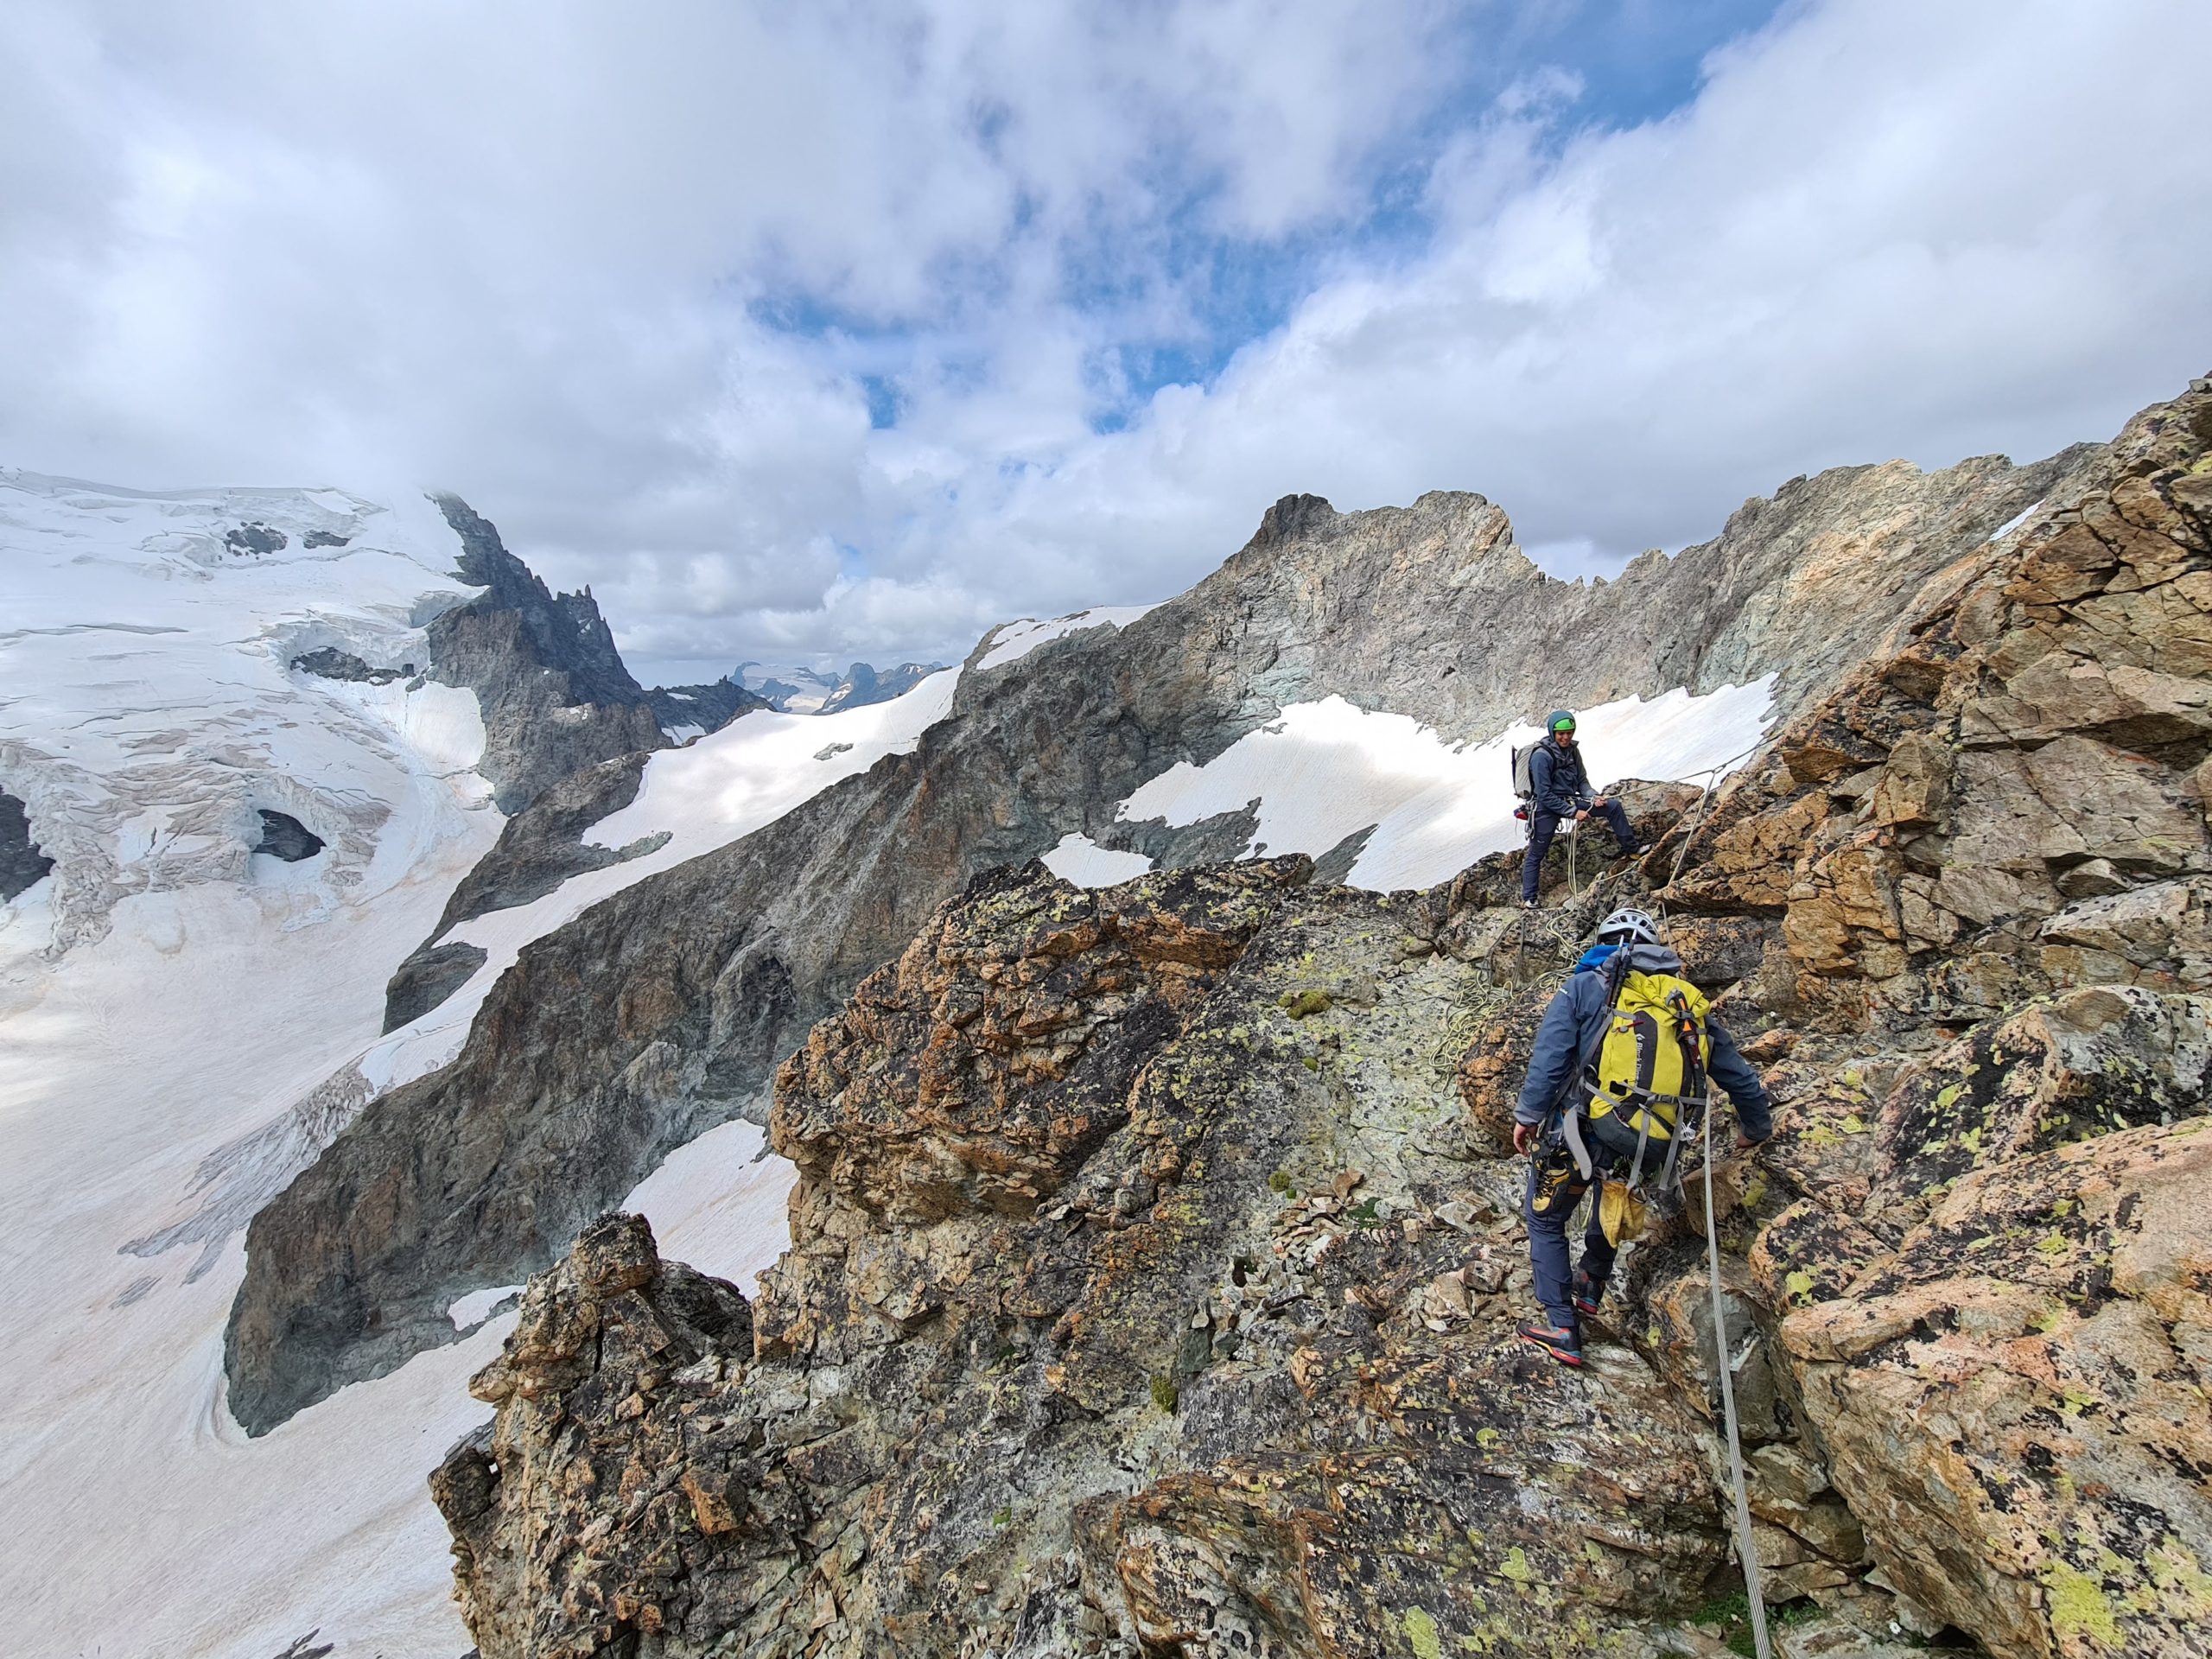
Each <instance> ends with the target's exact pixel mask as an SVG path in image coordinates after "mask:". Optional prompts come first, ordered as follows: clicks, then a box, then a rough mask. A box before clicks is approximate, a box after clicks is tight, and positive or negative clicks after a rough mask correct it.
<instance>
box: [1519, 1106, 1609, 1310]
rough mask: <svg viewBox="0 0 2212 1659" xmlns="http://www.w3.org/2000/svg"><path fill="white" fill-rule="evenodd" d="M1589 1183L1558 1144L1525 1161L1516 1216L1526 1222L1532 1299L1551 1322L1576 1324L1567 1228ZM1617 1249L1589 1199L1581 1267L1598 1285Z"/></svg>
mask: <svg viewBox="0 0 2212 1659" xmlns="http://www.w3.org/2000/svg"><path fill="white" fill-rule="evenodd" d="M1592 1185H1594V1183H1592V1182H1590V1181H1586V1180H1585V1179H1582V1173H1581V1172H1580V1170H1579V1169H1577V1168H1576V1167H1575V1165H1574V1160H1573V1157H1571V1156H1570V1155H1569V1154H1568V1153H1567V1149H1566V1148H1565V1147H1554V1148H1553V1149H1552V1153H1551V1155H1550V1156H1549V1157H1548V1158H1545V1159H1541V1160H1537V1159H1531V1160H1529V1186H1528V1191H1527V1192H1524V1193H1523V1194H1522V1198H1521V1218H1522V1220H1523V1221H1525V1222H1527V1223H1528V1224H1529V1270H1530V1271H1531V1272H1532V1273H1533V1274H1535V1281H1536V1300H1538V1301H1540V1302H1541V1303H1542V1304H1543V1305H1544V1312H1545V1313H1546V1314H1547V1315H1548V1317H1549V1318H1550V1319H1551V1322H1552V1323H1553V1324H1554V1325H1573V1324H1575V1323H1576V1319H1575V1316H1574V1295H1573V1289H1572V1287H1571V1286H1570V1283H1569V1279H1570V1270H1569V1268H1568V1266H1567V1223H1568V1222H1569V1221H1571V1220H1572V1219H1573V1216H1574V1212H1575V1210H1576V1209H1577V1208H1578V1207H1579V1206H1580V1205H1581V1203H1582V1200H1583V1198H1584V1197H1585V1195H1586V1194H1587V1193H1588V1192H1589V1191H1590V1189H1591V1187H1592ZM1538 1205H1541V1206H1542V1207H1541V1209H1540V1208H1539V1207H1538ZM1615 1255H1618V1251H1617V1250H1615V1249H1614V1248H1613V1245H1612V1243H1611V1241H1609V1240H1608V1239H1607V1238H1606V1237H1605V1227H1604V1225H1603V1224H1601V1223H1600V1222H1599V1219H1598V1205H1597V1202H1596V1201H1595V1200H1594V1199H1593V1200H1592V1202H1591V1205H1590V1219H1589V1221H1588V1222H1587V1223H1586V1224H1584V1226H1583V1229H1582V1271H1583V1272H1585V1273H1586V1274H1589V1275H1590V1277H1591V1278H1592V1280H1594V1281H1597V1283H1598V1284H1599V1285H1601V1286H1602V1285H1603V1284H1604V1283H1605V1281H1606V1280H1607V1279H1608V1278H1609V1277H1611V1274H1612V1271H1613V1257H1614V1256H1615Z"/></svg>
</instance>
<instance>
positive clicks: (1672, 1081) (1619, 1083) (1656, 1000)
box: [1583, 969, 1713, 1164]
mask: <svg viewBox="0 0 2212 1659" xmlns="http://www.w3.org/2000/svg"><path fill="white" fill-rule="evenodd" d="M1710 1006H1711V1005H1710V1004H1708V1003H1707V1001H1706V998H1705V994H1704V993H1703V992H1702V991H1700V990H1699V989H1698V988H1697V987H1696V986H1694V985H1693V984H1691V983H1690V982H1689V981H1688V980H1686V979H1678V978H1676V977H1675V976H1674V975H1672V974H1645V973H1638V972H1637V971H1635V970H1633V969H1631V970H1630V972H1629V973H1628V974H1627V975H1626V976H1624V978H1623V979H1622V981H1621V984H1620V988H1619V990H1618V992H1617V993H1616V995H1614V998H1613V1007H1612V1014H1611V1019H1610V1020H1609V1022H1608V1023H1607V1025H1606V1027H1605V1036H1604V1037H1603V1038H1602V1039H1600V1040H1599V1044H1598V1051H1597V1053H1596V1055H1595V1056H1594V1057H1593V1058H1592V1060H1591V1063H1590V1065H1589V1068H1588V1070H1587V1071H1586V1072H1585V1074H1584V1078H1583V1081H1584V1083H1585V1084H1586V1086H1587V1087H1588V1089H1589V1090H1590V1103H1589V1105H1588V1106H1587V1107H1586V1109H1585V1111H1586V1116H1588V1117H1590V1118H1591V1119H1592V1121H1593V1122H1594V1121H1596V1120H1597V1119H1599V1118H1602V1117H1606V1116H1612V1117H1614V1118H1616V1119H1617V1121H1618V1122H1619V1124H1620V1125H1621V1127H1622V1128H1625V1129H1627V1130H1628V1131H1629V1132H1630V1134H1632V1135H1635V1136H1636V1137H1637V1141H1638V1142H1639V1144H1641V1143H1642V1142H1643V1141H1646V1140H1647V1139H1648V1140H1651V1141H1668V1140H1671V1139H1672V1138H1673V1137H1674V1134H1675V1129H1676V1128H1679V1127H1680V1126H1681V1123H1682V1122H1683V1119H1684V1109H1685V1108H1688V1109H1692V1110H1693V1112H1694V1110H1695V1109H1698V1108H1701V1107H1702V1106H1703V1105H1704V1103H1705V1100H1706V1077H1705V1073H1706V1065H1707V1062H1708V1061H1709V1060H1710V1059H1711V1058H1712V1053H1713V1039H1711V1038H1710V1037H1709V1036H1707V1033H1706V1029H1705V1017H1706V1014H1707V1010H1708V1008H1709V1007H1710ZM1669 1150H1670V1151H1671V1150H1672V1149H1671V1148H1670V1149H1669ZM1668 1161H1669V1164H1671V1163H1672V1162H1673V1160H1672V1158H1671V1157H1670V1158H1669V1160H1668Z"/></svg>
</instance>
